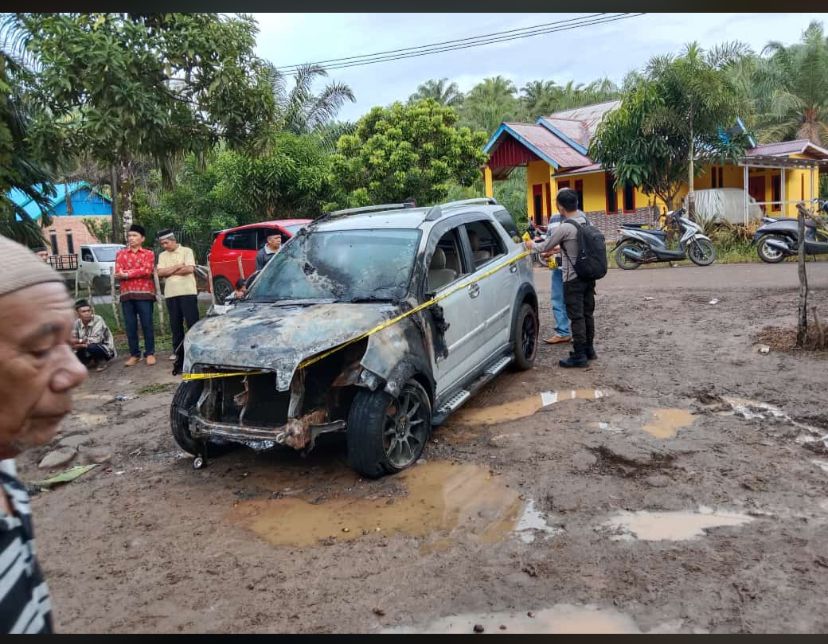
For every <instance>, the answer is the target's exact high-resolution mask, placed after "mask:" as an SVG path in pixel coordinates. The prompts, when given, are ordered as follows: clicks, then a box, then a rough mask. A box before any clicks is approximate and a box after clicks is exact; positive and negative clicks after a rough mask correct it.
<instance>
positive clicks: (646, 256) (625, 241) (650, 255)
mask: <svg viewBox="0 0 828 644" xmlns="http://www.w3.org/2000/svg"><path fill="white" fill-rule="evenodd" d="M643 225H644V224H621V228H620V229H619V230H618V232H619V233H620V237H619V238H618V241H617V242H616V243H615V248H613V251H614V252H615V263H616V264H618V267H619V268H622V269H624V270H627V271H629V270H633V269H636V268H638V267H639V266H641V265H642V264H653V263H656V262H678V261H681V260H683V259H687V258H690V261H692V262H693V263H694V264H697V265H698V266H709V265H710V264H712V263H713V262H714V261H716V248H715V247H714V246H713V242H712V241H710V238H709V237H707V236H706V235H704V234H703V233H702V229H701V226H699V225H698V224H697V223H696V222H694V221H692V220H690V219H688V218H687V217H685V216H684V209H683V208H679V209H678V210H674V211H672V212H669V213H667V224H666V226H665V228H666V227H668V226H671V227H673V228H675V229H676V230H678V231H680V234H681V237H680V238H679V244H678V248H675V249H670V248H668V247H667V231H666V230H650V229H647V228H643Z"/></svg>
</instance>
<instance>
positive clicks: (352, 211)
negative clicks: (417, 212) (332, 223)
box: [328, 202, 414, 217]
mask: <svg viewBox="0 0 828 644" xmlns="http://www.w3.org/2000/svg"><path fill="white" fill-rule="evenodd" d="M413 207H414V204H413V203H411V202H408V203H386V204H377V205H376V206H361V207H359V208H346V209H344V210H334V211H333V212H331V213H328V214H329V216H331V217H347V216H348V215H358V214H360V213H363V212H382V211H383V210H404V209H406V208H413Z"/></svg>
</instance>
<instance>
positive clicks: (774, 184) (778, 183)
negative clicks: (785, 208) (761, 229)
mask: <svg viewBox="0 0 828 644" xmlns="http://www.w3.org/2000/svg"><path fill="white" fill-rule="evenodd" d="M771 201H782V177H781V176H779V175H776V176H775V177H771ZM771 210H774V211H776V212H779V210H781V207H780V205H779V204H778V203H774V204H771Z"/></svg>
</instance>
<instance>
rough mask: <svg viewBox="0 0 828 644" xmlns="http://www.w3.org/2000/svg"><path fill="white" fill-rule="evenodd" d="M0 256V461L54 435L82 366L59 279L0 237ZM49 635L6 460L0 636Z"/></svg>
mask: <svg viewBox="0 0 828 644" xmlns="http://www.w3.org/2000/svg"><path fill="white" fill-rule="evenodd" d="M0 257H2V258H3V279H2V280H0V410H1V411H2V413H0V459H13V458H14V457H15V456H17V455H18V454H20V453H21V452H23V451H25V450H27V449H30V448H32V447H37V446H39V445H45V444H47V443H49V442H50V441H51V440H52V439H53V438H54V436H55V434H56V433H57V431H58V428H59V426H60V421H61V420H62V419H63V417H64V416H65V415H66V414H68V413H69V412H70V411H71V410H72V395H71V392H72V389H74V388H75V387H77V386H78V385H79V384H81V383H82V382H83V380H84V378H85V377H86V369H85V368H84V366H83V365H82V364H81V363H80V362H79V361H78V359H77V358H76V357H75V354H74V352H73V351H72V348H71V346H70V342H71V337H72V325H73V324H74V322H75V314H74V307H73V306H72V300H70V299H69V293H68V292H67V290H66V286H65V285H64V283H63V278H62V277H61V276H60V275H59V274H58V273H56V272H55V271H54V270H52V269H51V268H49V266H47V265H46V264H44V263H43V261H42V260H40V259H38V257H37V256H36V255H35V254H34V253H32V252H31V251H29V250H28V249H27V248H25V247H23V246H21V245H20V244H17V243H15V242H13V241H11V240H8V239H6V238H5V237H0ZM51 630H52V608H51V603H50V600H49V590H48V588H47V587H46V583H45V582H44V581H43V575H42V573H41V570H40V566H39V565H38V562H37V558H36V556H35V544H34V534H33V532H32V515H31V507H30V505H29V497H28V494H27V493H26V488H25V486H24V485H23V484H22V483H21V482H20V481H19V480H18V479H17V478H16V476H15V470H14V467H13V461H8V460H6V461H3V466H2V467H0V633H49V632H51Z"/></svg>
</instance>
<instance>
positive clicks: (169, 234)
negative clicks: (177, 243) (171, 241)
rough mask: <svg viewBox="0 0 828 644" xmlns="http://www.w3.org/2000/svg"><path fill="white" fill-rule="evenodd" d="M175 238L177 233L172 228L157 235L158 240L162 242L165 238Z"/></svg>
mask: <svg viewBox="0 0 828 644" xmlns="http://www.w3.org/2000/svg"><path fill="white" fill-rule="evenodd" d="M171 235H172V236H175V231H174V230H173V229H172V228H164V229H162V230H159V231H158V234H157V235H155V238H156V239H157V240H159V241H160V240H162V239H164V237H169V236H171Z"/></svg>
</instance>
